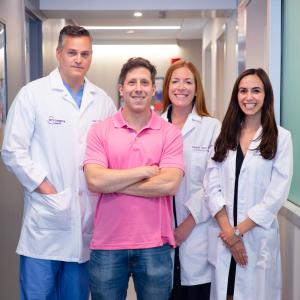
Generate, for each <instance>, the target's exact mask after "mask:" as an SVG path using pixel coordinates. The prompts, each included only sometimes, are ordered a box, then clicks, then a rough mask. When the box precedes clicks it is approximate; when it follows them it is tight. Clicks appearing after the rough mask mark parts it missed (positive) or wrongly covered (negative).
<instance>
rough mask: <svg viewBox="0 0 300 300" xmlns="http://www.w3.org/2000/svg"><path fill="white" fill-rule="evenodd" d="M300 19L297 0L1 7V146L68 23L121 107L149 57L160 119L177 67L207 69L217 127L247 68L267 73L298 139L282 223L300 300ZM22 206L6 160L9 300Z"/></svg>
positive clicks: (92, 76) (4, 270)
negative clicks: (126, 78) (83, 33)
mask: <svg viewBox="0 0 300 300" xmlns="http://www.w3.org/2000/svg"><path fill="white" fill-rule="evenodd" d="M299 11H300V1H299V0H226V1H224V0H203V1H200V0H186V1H179V0H165V1H161V0H152V1H142V0H140V1H135V0H129V1H124V0H110V1H96V0H91V1H80V0H72V1H71V0H51V1H50V0H0V145H2V141H3V135H4V129H5V124H6V116H7V113H8V110H9V108H10V106H11V104H12V102H13V100H14V98H15V97H16V95H17V94H18V92H19V90H20V89H21V88H22V87H23V86H24V85H25V84H27V83H28V82H31V81H33V80H35V79H37V78H40V77H43V76H46V75H48V74H49V73H50V72H51V71H52V70H53V69H54V68H55V67H56V66H57V60H56V56H55V53H56V47H57V38H58V35H59V32H60V30H61V29H62V28H63V27H64V26H66V25H68V24H70V25H78V26H83V27H85V28H86V29H88V30H89V32H90V33H91V35H92V38H93V39H92V48H93V51H92V56H93V58H92V63H91V67H90V69H89V71H88V73H87V78H88V79H89V81H91V82H92V83H93V84H95V85H97V86H99V87H101V89H103V90H104V91H105V92H106V93H107V94H108V96H109V97H111V99H112V100H113V101H114V104H115V106H116V107H117V108H120V107H121V106H122V98H121V97H120V95H119V91H118V76H119V73H120V70H121V68H122V65H123V64H124V63H125V62H126V61H127V60H128V59H129V58H131V57H144V58H147V59H148V60H149V61H151V62H152V63H153V64H154V65H155V67H156V68H157V76H156V78H155V85H156V93H155V95H154V97H153V103H152V108H153V109H154V110H156V111H157V112H158V113H161V108H162V88H163V80H164V79H165V74H166V71H167V70H168V68H169V66H170V65H171V64H172V63H173V62H175V61H177V60H180V59H184V60H187V61H191V62H192V63H193V64H194V65H195V66H196V68H197V69H198V70H199V71H200V75H201V79H202V82H203V88H204V91H205V98H206V104H207V106H208V107H207V108H208V111H209V112H210V114H211V115H212V116H213V117H215V118H217V119H218V120H220V122H222V120H223V118H224V115H225V113H226V111H227V108H228V104H229V102H230V98H231V93H232V88H233V85H234V83H235V80H236V78H237V77H238V75H239V74H240V73H241V72H243V71H244V70H245V69H248V68H262V69H264V70H265V71H266V72H267V74H268V75H269V77H270V80H271V82H272V86H273V91H274V99H275V103H274V106H275V118H276V122H277V124H278V125H281V126H282V127H284V128H286V129H287V130H289V131H290V132H291V135H292V140H293V161H294V163H293V179H292V183H291V189H290V193H289V196H288V199H286V202H285V203H284V205H283V206H282V208H281V209H280V211H279V214H278V220H279V228H280V229H279V231H280V251H281V264H282V300H298V299H300V284H299V278H300V126H299V113H300V101H299V90H298V87H299V86H300V76H299V74H300V59H299V53H300V37H299V29H300V18H299V16H298V15H299ZM137 12H140V14H137ZM134 13H135V14H134ZM58 121H59V120H58ZM62 151H63V149H62ZM81 167H82V166H81ZM78 193H80V191H78ZM23 206H24V205H23V188H22V187H21V185H20V184H19V182H18V181H17V179H16V177H15V176H14V175H13V174H11V173H10V172H8V171H7V169H6V168H5V166H4V164H3V162H2V159H0V239H1V258H0V299H3V300H17V299H19V297H20V296H19V295H20V294H19V275H18V274H19V256H18V255H17V254H16V247H17V244H18V240H19V236H20V230H21V225H22V213H23V208H24V207H23ZM129 286H130V288H129V291H128V294H127V300H135V299H136V294H135V291H134V287H133V282H132V280H130V282H129ZM212 300H214V299H212ZM224 300H225V299H224ZM237 300H243V299H237ZM253 300H254V299H253ZM265 300H271V299H265Z"/></svg>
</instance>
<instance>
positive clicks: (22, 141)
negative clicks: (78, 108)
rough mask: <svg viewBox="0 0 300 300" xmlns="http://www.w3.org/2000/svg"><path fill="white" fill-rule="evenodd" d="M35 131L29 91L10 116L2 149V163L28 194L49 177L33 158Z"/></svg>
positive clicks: (19, 98)
mask: <svg viewBox="0 0 300 300" xmlns="http://www.w3.org/2000/svg"><path fill="white" fill-rule="evenodd" d="M34 129H35V107H34V105H33V99H32V97H30V94H29V91H28V88H27V87H26V86H25V87H23V88H22V89H21V90H20V92H19V93H18V95H17V96H16V98H15V100H14V102H13V104H12V105H11V108H10V110H9V113H8V116H7V122H6V125H5V133H4V139H3V145H2V152H1V154H2V159H3V162H4V164H5V165H6V167H7V169H8V170H9V171H11V172H12V173H14V174H15V175H16V177H17V178H18V180H19V181H20V183H21V184H22V185H23V187H24V188H25V189H27V190H28V191H30V192H31V191H33V190H34V189H36V187H37V186H39V184H40V183H41V182H42V181H43V180H44V178H45V177H46V176H47V172H46V171H45V170H44V169H43V168H42V167H41V166H39V165H37V164H36V163H35V162H34V161H33V160H32V158H31V156H30V144H31V139H32V136H33V134H34Z"/></svg>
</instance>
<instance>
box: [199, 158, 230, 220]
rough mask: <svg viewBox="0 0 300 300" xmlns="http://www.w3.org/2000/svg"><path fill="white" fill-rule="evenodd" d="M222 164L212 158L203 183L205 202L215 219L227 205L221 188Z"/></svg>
mask: <svg viewBox="0 0 300 300" xmlns="http://www.w3.org/2000/svg"><path fill="white" fill-rule="evenodd" d="M212 156H213V154H212ZM212 156H211V157H212ZM221 164H222V163H219V162H216V161H214V160H212V159H211V158H210V159H209V161H208V164H207V168H206V172H205V176H204V181H203V184H204V189H205V194H206V197H205V200H206V202H207V206H208V209H209V212H210V214H211V215H212V216H213V217H214V216H215V215H216V214H217V213H218V212H219V211H220V210H221V209H222V208H223V207H224V206H225V205H226V203H225V200H224V197H223V194H222V187H221Z"/></svg>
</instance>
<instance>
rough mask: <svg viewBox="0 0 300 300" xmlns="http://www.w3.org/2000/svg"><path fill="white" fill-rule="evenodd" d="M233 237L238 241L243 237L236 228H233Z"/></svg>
mask: <svg viewBox="0 0 300 300" xmlns="http://www.w3.org/2000/svg"><path fill="white" fill-rule="evenodd" d="M234 235H235V236H236V237H238V238H239V239H241V238H242V237H243V235H242V234H241V232H240V231H239V229H238V228H237V227H234Z"/></svg>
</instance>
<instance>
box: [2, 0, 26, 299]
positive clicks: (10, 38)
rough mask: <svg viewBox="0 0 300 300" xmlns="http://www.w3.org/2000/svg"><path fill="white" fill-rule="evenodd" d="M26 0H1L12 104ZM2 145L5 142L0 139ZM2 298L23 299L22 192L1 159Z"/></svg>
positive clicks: (21, 79)
mask: <svg viewBox="0 0 300 300" xmlns="http://www.w3.org/2000/svg"><path fill="white" fill-rule="evenodd" d="M24 11H25V9H24V1H23V0H1V1H0V19H1V21H4V22H5V24H6V30H7V32H6V33H7V36H6V42H7V84H8V101H9V104H11V102H12V100H13V98H14V97H15V95H16V94H17V92H18V91H19V89H20V88H21V87H22V86H23V85H24V84H25V16H24ZM0 144H2V139H1V137H0ZM0 178H1V180H0V191H1V192H0V239H1V255H0V270H1V272H0V293H1V294H0V298H1V299H19V289H18V265H19V258H18V256H17V255H16V253H15V249H16V246H17V242H18V238H19V233H20V226H21V221H22V211H23V200H22V190H21V187H20V185H19V184H18V182H17V180H16V179H15V177H14V176H13V175H11V174H10V173H8V172H7V171H6V170H5V168H4V166H3V164H2V160H1V159H0Z"/></svg>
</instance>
